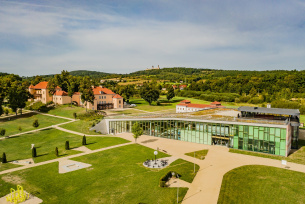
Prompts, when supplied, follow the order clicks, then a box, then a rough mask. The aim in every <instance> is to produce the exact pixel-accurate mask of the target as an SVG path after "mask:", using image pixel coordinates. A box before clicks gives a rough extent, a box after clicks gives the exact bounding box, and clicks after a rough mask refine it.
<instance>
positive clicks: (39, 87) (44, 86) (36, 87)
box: [29, 81, 61, 89]
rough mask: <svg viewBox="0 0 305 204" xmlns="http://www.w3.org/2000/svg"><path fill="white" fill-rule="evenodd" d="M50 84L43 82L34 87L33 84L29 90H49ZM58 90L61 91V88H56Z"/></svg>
mask: <svg viewBox="0 0 305 204" xmlns="http://www.w3.org/2000/svg"><path fill="white" fill-rule="evenodd" d="M48 83H49V82H47V81H42V82H39V83H38V84H36V85H35V86H33V85H32V84H31V85H30V86H29V89H47V88H48ZM56 89H61V88H60V87H59V86H56Z"/></svg>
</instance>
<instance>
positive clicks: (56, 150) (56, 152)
mask: <svg viewBox="0 0 305 204" xmlns="http://www.w3.org/2000/svg"><path fill="white" fill-rule="evenodd" d="M55 155H56V156H57V157H58V148H57V147H55Z"/></svg>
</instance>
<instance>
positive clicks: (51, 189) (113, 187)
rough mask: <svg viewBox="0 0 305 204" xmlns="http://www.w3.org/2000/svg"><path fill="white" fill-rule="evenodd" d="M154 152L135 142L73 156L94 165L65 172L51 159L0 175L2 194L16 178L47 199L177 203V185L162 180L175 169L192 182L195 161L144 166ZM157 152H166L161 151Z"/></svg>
mask: <svg viewBox="0 0 305 204" xmlns="http://www.w3.org/2000/svg"><path fill="white" fill-rule="evenodd" d="M153 152H154V150H153V149H150V148H147V147H144V146H141V145H138V144H132V145H127V146H123V147H118V148H115V149H109V150H106V151H102V152H97V153H94V154H89V155H85V156H82V157H78V158H73V160H77V161H80V162H85V163H89V164H92V166H91V167H89V168H86V169H81V170H77V171H73V172H69V173H65V174H59V173H58V163H51V164H47V165H43V166H39V167H35V168H30V169H26V170H22V171H18V172H13V173H10V174H6V175H1V176H0V178H1V179H0V186H1V189H3V190H1V192H0V196H4V195H5V194H7V193H8V192H9V189H10V188H11V187H13V188H16V184H17V183H14V182H12V180H13V179H14V180H15V181H16V180H18V181H19V182H18V184H21V185H22V186H23V187H24V189H25V190H26V191H28V192H30V193H32V194H35V195H37V196H38V197H39V198H41V199H42V200H43V201H44V203H159V204H163V203H164V204H169V203H176V195H177V189H176V188H161V187H159V180H160V178H161V177H162V176H163V175H165V174H166V173H167V172H169V171H176V172H177V173H179V174H180V175H181V179H182V180H185V181H188V182H192V180H193V178H194V176H195V175H194V174H193V172H192V170H193V164H192V163H190V162H187V161H184V160H181V159H179V160H177V161H176V162H174V163H172V164H171V165H170V166H169V167H167V168H165V169H163V170H160V171H158V170H151V169H148V168H145V167H144V166H143V164H142V163H143V162H144V161H145V160H146V159H147V158H151V157H153V156H154V154H153ZM158 156H159V158H160V157H164V156H167V155H166V154H164V153H161V152H160V153H159V154H158ZM6 181H11V182H10V183H9V182H6ZM186 192H187V188H181V187H180V188H179V200H180V201H181V200H182V199H183V197H184V196H185V194H186Z"/></svg>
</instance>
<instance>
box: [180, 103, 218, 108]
mask: <svg viewBox="0 0 305 204" xmlns="http://www.w3.org/2000/svg"><path fill="white" fill-rule="evenodd" d="M177 106H186V107H190V108H215V106H211V105H207V104H192V103H189V104H184V103H180V104H178V105H177Z"/></svg>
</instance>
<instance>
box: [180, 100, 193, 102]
mask: <svg viewBox="0 0 305 204" xmlns="http://www.w3.org/2000/svg"><path fill="white" fill-rule="evenodd" d="M190 102H191V101H189V100H183V101H180V103H190Z"/></svg>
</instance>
